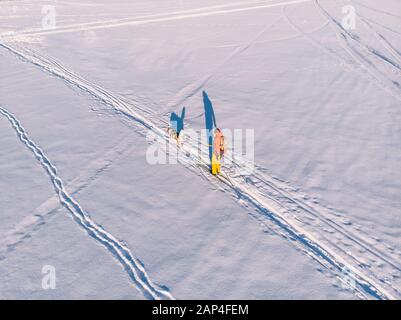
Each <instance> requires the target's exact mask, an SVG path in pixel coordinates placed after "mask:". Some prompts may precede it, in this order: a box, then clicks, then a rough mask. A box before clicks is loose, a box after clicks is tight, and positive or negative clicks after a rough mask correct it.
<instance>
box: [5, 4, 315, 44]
mask: <svg viewBox="0 0 401 320" xmlns="http://www.w3.org/2000/svg"><path fill="white" fill-rule="evenodd" d="M310 1H312V0H290V1H283V2H277V3H265V2H262V3H264V4H261V5H253V6H246V7H242V8H233V9H229V8H226V7H227V5H222V6H220V9H219V6H213V7H204V8H199V9H192V10H183V11H177V12H171V13H164V14H163V13H161V14H157V15H148V16H142V17H137V18H134V19H132V18H124V19H114V20H110V21H108V22H93V23H91V22H88V23H82V24H75V25H70V26H65V27H60V28H55V29H49V30H43V29H31V30H26V31H23V32H20V33H18V32H6V33H3V34H2V35H0V38H3V40H6V41H10V40H13V39H14V40H17V39H18V36H38V35H49V34H60V33H68V32H77V31H78V32H79V31H88V30H98V29H106V28H117V27H124V26H134V25H143V24H149V23H157V22H167V21H176V20H184V19H191V18H200V17H206V16H213V15H220V14H228V13H237V12H246V11H251V10H258V9H266V8H274V7H281V6H284V5H292V4H300V3H304V2H310ZM256 2H258V1H256ZM268 2H269V1H268ZM243 4H244V5H245V4H249V3H245V2H244V3H238V4H237V5H243ZM233 5H234V4H232V5H228V7H230V6H233ZM216 7H217V10H209V9H210V8H214V9H216ZM198 11H201V12H198ZM202 11H205V12H202Z"/></svg>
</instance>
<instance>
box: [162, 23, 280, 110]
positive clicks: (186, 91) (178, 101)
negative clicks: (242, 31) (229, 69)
mask: <svg viewBox="0 0 401 320" xmlns="http://www.w3.org/2000/svg"><path fill="white" fill-rule="evenodd" d="M281 18H282V17H280V18H278V19H276V20H275V21H273V23H271V24H270V25H268V26H267V27H265V28H263V29H262V31H260V32H259V33H257V34H256V36H254V37H252V38H251V39H250V40H249V41H248V42H247V43H245V44H244V45H241V46H238V47H237V48H235V49H234V50H233V51H232V52H231V53H230V54H229V55H228V56H227V57H226V58H225V59H224V60H223V61H222V62H221V63H220V64H219V65H217V66H216V67H215V68H214V69H213V70H212V71H211V72H210V73H208V74H206V75H205V76H204V77H202V78H201V79H199V80H197V81H195V82H193V83H191V84H190V85H188V86H185V87H184V88H183V89H181V90H180V91H179V92H178V93H177V94H176V95H175V97H174V98H173V99H171V101H170V102H169V103H168V104H167V109H168V110H171V109H172V108H176V107H178V106H179V105H182V104H183V103H184V102H185V101H186V100H188V99H189V98H191V97H193V96H194V95H195V94H197V93H198V92H199V91H200V90H201V89H202V88H203V87H204V86H205V85H206V84H207V83H208V82H209V80H210V79H211V78H213V77H214V76H215V74H216V72H217V71H218V70H219V69H221V68H222V67H223V66H224V65H226V64H227V63H228V62H230V61H231V60H232V59H233V58H234V57H236V56H238V55H240V54H241V53H243V52H244V51H246V50H247V49H248V48H249V47H251V46H252V45H253V44H254V43H256V42H257V40H258V39H259V38H260V37H261V36H262V35H263V34H264V33H265V32H266V31H267V30H269V29H270V28H271V27H272V26H274V25H275V24H276V23H277V22H278V21H280V20H281Z"/></svg>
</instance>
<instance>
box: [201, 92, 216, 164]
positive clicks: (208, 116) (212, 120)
mask: <svg viewBox="0 0 401 320" xmlns="http://www.w3.org/2000/svg"><path fill="white" fill-rule="evenodd" d="M202 95H203V107H204V108H205V125H206V132H207V141H208V144H209V158H210V161H212V156H213V135H214V134H213V132H214V128H216V116H215V114H214V110H213V104H212V102H211V101H210V99H209V96H208V95H207V93H206V91H203V92H202Z"/></svg>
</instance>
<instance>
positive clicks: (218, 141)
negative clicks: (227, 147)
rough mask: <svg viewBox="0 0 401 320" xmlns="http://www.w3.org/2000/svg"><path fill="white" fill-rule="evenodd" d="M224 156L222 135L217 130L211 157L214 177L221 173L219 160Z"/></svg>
mask: <svg viewBox="0 0 401 320" xmlns="http://www.w3.org/2000/svg"><path fill="white" fill-rule="evenodd" d="M223 155H224V135H223V133H222V132H221V130H220V129H219V128H217V129H216V130H215V134H214V143H213V155H212V173H213V174H214V175H216V174H218V173H220V172H221V158H222V157H223Z"/></svg>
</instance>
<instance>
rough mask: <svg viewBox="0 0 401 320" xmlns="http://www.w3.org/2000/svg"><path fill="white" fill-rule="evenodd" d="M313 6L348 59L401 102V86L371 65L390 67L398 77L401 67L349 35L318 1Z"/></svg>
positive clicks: (378, 68)
mask: <svg viewBox="0 0 401 320" xmlns="http://www.w3.org/2000/svg"><path fill="white" fill-rule="evenodd" d="M314 3H315V6H316V8H317V9H318V11H319V12H320V13H321V14H322V15H323V16H324V17H326V18H327V19H329V21H330V23H331V25H332V26H333V28H334V31H335V34H336V37H337V39H338V42H339V43H342V47H343V49H344V50H345V51H346V52H347V53H348V54H349V55H350V57H351V58H352V59H353V60H354V61H355V62H356V63H357V64H359V65H360V67H361V68H362V69H363V70H365V71H366V72H367V73H369V74H370V75H371V77H373V78H374V79H375V80H376V81H377V82H378V84H379V85H380V86H381V87H382V88H383V89H384V90H385V91H386V92H387V93H389V94H390V95H392V96H393V97H394V98H395V99H397V100H398V101H401V85H400V83H398V82H396V81H395V80H392V79H390V78H389V77H388V76H387V75H386V74H385V73H384V72H383V71H381V70H380V67H379V66H378V65H376V64H374V63H373V61H377V62H380V63H381V64H385V65H386V66H388V67H390V68H391V69H392V71H393V72H395V73H396V74H398V75H400V74H401V73H400V71H401V66H400V65H398V63H396V62H395V61H393V60H392V59H390V58H388V57H387V56H386V55H384V54H383V53H381V52H380V51H379V50H377V49H375V48H372V47H371V46H369V45H367V44H365V43H364V42H363V41H362V39H361V38H360V37H358V36H357V35H355V34H353V33H351V32H350V31H348V30H346V29H344V28H343V26H342V25H341V23H340V22H339V21H337V20H336V19H335V18H334V17H333V16H332V15H330V13H329V12H328V11H327V10H326V9H325V8H324V7H323V6H322V5H321V4H320V1H319V0H314ZM352 44H354V45H355V46H356V47H357V48H359V49H360V50H361V51H362V52H365V53H367V56H368V57H371V58H372V59H373V60H368V59H367V56H364V55H363V54H362V53H361V52H359V51H358V50H357V49H356V48H355V47H354V46H353V45H352Z"/></svg>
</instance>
